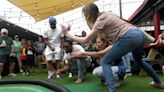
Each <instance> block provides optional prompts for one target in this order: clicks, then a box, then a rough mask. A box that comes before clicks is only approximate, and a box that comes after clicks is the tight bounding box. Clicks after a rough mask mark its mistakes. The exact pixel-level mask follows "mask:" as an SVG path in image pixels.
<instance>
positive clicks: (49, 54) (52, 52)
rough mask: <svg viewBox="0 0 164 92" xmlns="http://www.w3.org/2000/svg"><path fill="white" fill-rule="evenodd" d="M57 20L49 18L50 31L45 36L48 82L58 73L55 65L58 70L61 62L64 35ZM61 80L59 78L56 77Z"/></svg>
mask: <svg viewBox="0 0 164 92" xmlns="http://www.w3.org/2000/svg"><path fill="white" fill-rule="evenodd" d="M56 23H57V22H56V19H55V18H53V17H51V18H49V24H50V29H49V30H47V31H45V32H44V34H43V38H44V41H45V43H46V45H47V47H46V49H45V52H44V54H45V58H46V61H47V69H48V80H49V79H52V75H53V74H54V73H55V72H56V71H55V69H54V67H53V64H54V63H55V64H56V68H58V63H59V62H58V61H60V60H61V48H62V47H63V42H64V38H63V37H64V34H63V33H62V31H61V27H60V26H57V25H56ZM56 77H57V78H59V76H58V75H57V76H56Z"/></svg>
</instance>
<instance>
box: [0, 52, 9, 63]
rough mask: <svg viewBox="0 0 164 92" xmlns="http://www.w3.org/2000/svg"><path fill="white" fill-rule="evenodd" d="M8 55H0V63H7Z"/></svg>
mask: <svg viewBox="0 0 164 92" xmlns="http://www.w3.org/2000/svg"><path fill="white" fill-rule="evenodd" d="M8 59H9V54H0V63H6V62H8Z"/></svg>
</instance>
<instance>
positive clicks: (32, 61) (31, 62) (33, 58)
mask: <svg viewBox="0 0 164 92" xmlns="http://www.w3.org/2000/svg"><path fill="white" fill-rule="evenodd" d="M34 61H35V57H34V56H27V62H28V66H34V65H35V64H34Z"/></svg>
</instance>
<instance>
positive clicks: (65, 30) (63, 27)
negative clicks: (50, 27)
mask: <svg viewBox="0 0 164 92" xmlns="http://www.w3.org/2000/svg"><path fill="white" fill-rule="evenodd" d="M60 26H61V28H62V32H63V33H64V34H65V35H66V34H67V33H68V31H69V30H68V28H67V27H66V26H64V25H62V24H61V25H60Z"/></svg>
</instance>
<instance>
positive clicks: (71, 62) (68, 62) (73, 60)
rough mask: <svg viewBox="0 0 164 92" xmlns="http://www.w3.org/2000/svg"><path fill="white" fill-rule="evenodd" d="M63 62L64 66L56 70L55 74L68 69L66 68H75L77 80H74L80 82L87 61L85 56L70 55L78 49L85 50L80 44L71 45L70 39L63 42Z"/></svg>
mask: <svg viewBox="0 0 164 92" xmlns="http://www.w3.org/2000/svg"><path fill="white" fill-rule="evenodd" d="M63 47H64V50H65V54H64V57H63V59H64V61H65V62H64V63H65V66H64V67H63V68H62V69H58V70H57V74H60V73H61V72H64V71H68V70H76V71H77V80H76V81H75V83H76V84H78V83H81V82H82V81H83V79H84V73H85V69H86V65H87V64H88V62H87V61H86V57H72V55H71V54H72V53H74V52H78V51H85V50H84V49H83V47H82V46H80V45H78V44H74V45H72V41H66V42H64V46H63Z"/></svg>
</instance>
